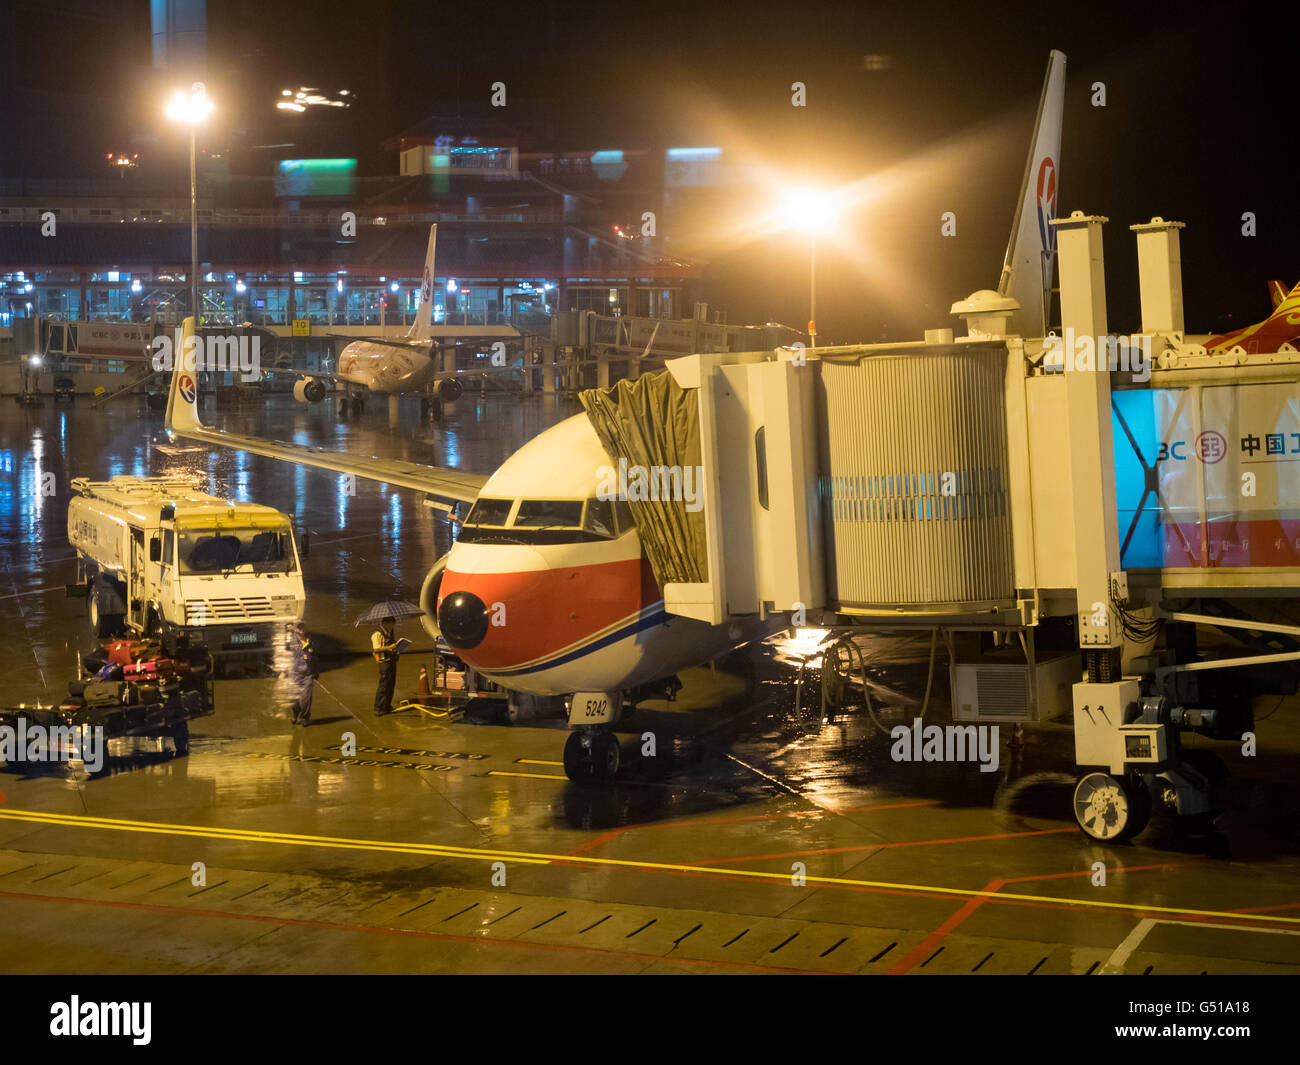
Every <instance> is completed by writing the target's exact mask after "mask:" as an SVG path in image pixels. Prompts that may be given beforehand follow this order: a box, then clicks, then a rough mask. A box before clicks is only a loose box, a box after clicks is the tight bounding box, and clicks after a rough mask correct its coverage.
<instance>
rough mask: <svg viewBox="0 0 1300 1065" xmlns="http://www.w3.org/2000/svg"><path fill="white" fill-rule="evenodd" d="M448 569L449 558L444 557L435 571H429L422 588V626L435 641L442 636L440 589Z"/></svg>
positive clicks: (436, 563) (435, 565)
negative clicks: (440, 626) (439, 612)
mask: <svg viewBox="0 0 1300 1065" xmlns="http://www.w3.org/2000/svg"><path fill="white" fill-rule="evenodd" d="M446 569H447V556H446V555H443V556H442V558H440V559H438V561H437V562H435V563H434V564H433V569H431V570H429V572H428V575H427V576H426V577H425V578H424V584H423V585H421V586H420V609H421V610H423V611H424V613H423V614H422V615H421V616H420V624H421V625H423V626H424V631H425V632H427V633H428V634H429V636H430V638H431V639H434V640H436V639H438V638H439V637H440V636H442V629H440V628H439V627H438V589H439V588H441V587H442V575H443V572H444V571H445V570H446Z"/></svg>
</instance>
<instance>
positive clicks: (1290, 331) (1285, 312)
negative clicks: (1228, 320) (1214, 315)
mask: <svg viewBox="0 0 1300 1065" xmlns="http://www.w3.org/2000/svg"><path fill="white" fill-rule="evenodd" d="M1268 289H1269V296H1270V297H1271V298H1272V300H1273V313H1272V314H1270V315H1269V316H1268V317H1267V318H1265V319H1264V320H1263V321H1262V322H1256V323H1255V324H1254V325H1248V326H1245V327H1243V328H1241V329H1234V330H1233V331H1232V332H1230V333H1220V334H1219V335H1218V336H1210V337H1206V338H1205V339H1203V340H1200V341H1199V343H1200V344H1201V346H1202V347H1204V348H1205V350H1206V351H1207V352H1209V353H1210V354H1211V355H1226V354H1228V353H1229V352H1230V351H1232V350H1233V349H1234V348H1237V347H1240V348H1241V349H1242V350H1243V351H1245V352H1246V353H1247V354H1254V353H1255V352H1260V351H1279V350H1281V345H1283V344H1290V345H1291V346H1292V347H1295V346H1297V342H1298V341H1300V284H1298V285H1296V286H1295V288H1293V289H1291V291H1290V292H1287V291H1286V289H1285V288H1283V286H1282V282H1281V281H1270V282H1269V283H1268ZM1188 339H1189V340H1194V339H1195V338H1190V337H1189V338H1188Z"/></svg>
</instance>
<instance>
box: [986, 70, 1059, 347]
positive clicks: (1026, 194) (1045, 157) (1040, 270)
mask: <svg viewBox="0 0 1300 1065" xmlns="http://www.w3.org/2000/svg"><path fill="white" fill-rule="evenodd" d="M1064 110H1065V55H1064V54H1063V53H1061V52H1058V51H1055V50H1053V51H1052V52H1051V53H1050V54H1049V55H1048V57H1047V76H1046V77H1045V78H1044V79H1043V92H1042V95H1041V96H1040V97H1039V98H1038V117H1037V118H1036V119H1035V121H1034V136H1033V139H1032V140H1031V141H1030V142H1029V159H1028V161H1027V162H1026V164H1025V176H1024V180H1023V182H1022V184H1021V186H1020V200H1019V201H1018V202H1017V204H1016V215H1015V218H1014V219H1013V220H1012V222H1011V239H1010V241H1009V242H1008V243H1007V255H1006V259H1005V260H1004V261H1003V264H1002V278H1001V280H1000V281H999V282H998V292H999V294H1001V295H1003V296H1011V297H1012V298H1014V299H1016V300H1018V301H1019V302H1020V310H1018V311H1017V312H1016V313H1015V314H1014V315H1012V317H1011V324H1010V331H1011V332H1012V333H1017V334H1019V335H1020V336H1025V337H1041V336H1043V335H1044V334H1045V333H1046V332H1047V325H1048V319H1049V316H1050V313H1051V308H1052V274H1053V267H1054V265H1055V261H1056V233H1055V230H1053V228H1052V226H1051V225H1050V222H1051V220H1052V219H1053V218H1055V217H1056V197H1057V190H1058V188H1059V179H1060V162H1061V115H1062V112H1063V111H1064Z"/></svg>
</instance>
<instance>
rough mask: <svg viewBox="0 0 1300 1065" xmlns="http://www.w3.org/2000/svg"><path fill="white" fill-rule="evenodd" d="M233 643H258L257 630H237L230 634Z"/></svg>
mask: <svg viewBox="0 0 1300 1065" xmlns="http://www.w3.org/2000/svg"><path fill="white" fill-rule="evenodd" d="M230 642H231V643H257V633H255V632H235V633H232V634H231V636H230Z"/></svg>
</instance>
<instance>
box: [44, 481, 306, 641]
mask: <svg viewBox="0 0 1300 1065" xmlns="http://www.w3.org/2000/svg"><path fill="white" fill-rule="evenodd" d="M72 487H73V490H74V491H75V492H76V495H75V496H74V497H73V498H72V501H71V502H70V503H69V505H68V540H69V542H70V543H71V544H72V546H73V547H74V548H75V549H76V552H77V570H78V573H77V584H76V585H73V586H72V587H71V588H70V589H69V591H70V593H72V594H84V595H85V596H86V603H87V606H86V610H87V618H88V620H89V623H90V627H91V631H92V632H93V634H94V635H95V636H96V637H108V636H115V635H119V634H121V633H123V632H130V633H132V634H137V635H140V636H157V637H162V638H166V639H169V640H172V639H175V638H176V637H180V636H184V637H187V638H188V640H189V642H190V644H191V645H194V646H204V647H206V648H207V649H208V651H209V652H210V653H211V654H212V656H213V658H214V659H218V660H220V659H230V658H232V657H242V656H258V655H266V654H269V653H270V652H271V651H272V650H273V649H274V648H275V646H276V641H277V640H278V639H280V638H282V637H283V635H284V633H285V630H286V628H287V626H289V625H291V624H292V623H293V622H295V621H298V620H299V619H301V618H302V615H303V607H304V605H305V600H306V594H305V592H304V591H303V582H302V568H301V566H300V565H299V559H298V548H297V545H296V543H295V542H294V536H293V529H292V526H291V524H290V521H289V518H288V516H287V515H285V514H282V513H281V512H280V511H278V510H275V509H273V508H271V507H266V506H260V505H258V504H256V503H238V502H233V501H231V500H226V499H220V498H218V497H216V496H211V495H208V494H206V493H204V492H201V491H199V490H198V488H197V487H196V485H195V483H194V482H193V481H192V480H189V479H186V478H175V477H171V478H169V477H132V476H119V477H114V478H113V479H112V480H109V481H91V480H88V479H86V478H78V479H77V480H74V481H73V482H72ZM304 549H305V545H304Z"/></svg>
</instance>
